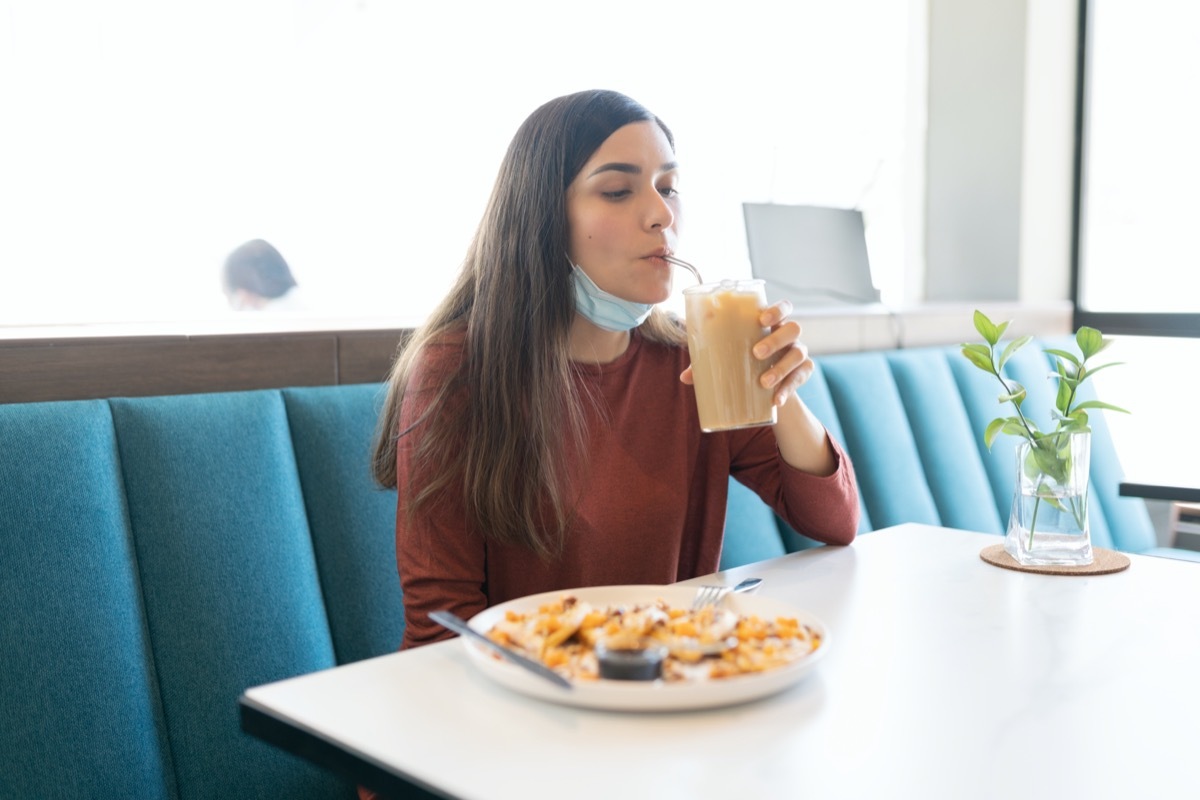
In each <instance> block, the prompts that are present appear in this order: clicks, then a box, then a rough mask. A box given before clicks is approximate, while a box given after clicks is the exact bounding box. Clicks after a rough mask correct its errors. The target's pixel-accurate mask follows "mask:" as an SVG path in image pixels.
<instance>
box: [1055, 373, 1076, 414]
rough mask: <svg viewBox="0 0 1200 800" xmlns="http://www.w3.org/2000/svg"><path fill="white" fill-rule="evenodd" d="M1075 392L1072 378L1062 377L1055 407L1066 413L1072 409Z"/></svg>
mask: <svg viewBox="0 0 1200 800" xmlns="http://www.w3.org/2000/svg"><path fill="white" fill-rule="evenodd" d="M1074 393H1075V392H1074V387H1073V386H1071V381H1070V379H1069V378H1060V379H1059V381H1058V396H1057V397H1055V398H1054V407H1055V408H1057V409H1058V410H1059V411H1061V412H1062V413H1064V414H1066V413H1067V412H1068V411H1070V410H1071V409H1070V405H1071V397H1072V395H1074Z"/></svg>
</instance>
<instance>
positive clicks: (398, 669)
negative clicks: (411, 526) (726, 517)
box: [242, 525, 1200, 800]
mask: <svg viewBox="0 0 1200 800" xmlns="http://www.w3.org/2000/svg"><path fill="white" fill-rule="evenodd" d="M998 541H999V539H998V538H997V537H994V536H987V535H985V534H974V533H967V532H962V531H953V530H948V529H942V528H936V527H930V526H924V525H901V526H897V527H894V528H889V529H886V530H882V531H877V532H875V533H870V534H866V535H864V536H861V537H859V539H858V540H857V541H856V542H855V543H854V544H853V545H852V546H850V547H845V548H835V547H826V548H818V549H816V550H811V551H808V552H804V553H797V554H794V555H790V556H785V557H783V558H779V559H774V560H772V561H768V562H763V563H760V564H755V565H750V566H747V567H741V568H738V569H736V570H730V571H729V572H728V573H725V574H724V575H723V576H722V577H723V578H725V579H726V580H727V581H729V582H733V581H734V580H736V579H740V578H742V577H747V576H751V575H756V576H759V577H762V578H763V579H764V584H763V586H762V588H761V590H760V593H761V594H763V595H765V596H770V597H774V598H777V599H780V600H784V601H787V602H790V603H792V604H794V605H796V606H798V607H800V608H803V609H806V610H809V611H811V612H813V613H815V614H816V615H817V616H819V617H821V618H822V619H823V620H824V621H825V622H826V623H827V624H828V625H829V626H830V630H831V634H832V636H831V645H832V646H831V649H830V651H829V653H828V655H827V657H826V658H825V660H824V661H823V662H822V663H821V664H820V665H819V667H818V668H817V669H816V670H815V671H814V672H813V673H812V674H810V675H809V676H808V677H806V678H805V679H804V680H803V681H801V682H800V683H799V684H798V685H796V686H795V687H793V688H791V689H789V690H787V691H786V692H784V693H782V694H779V695H776V696H774V697H770V698H767V699H764V700H761V701H757V702H753V703H749V704H746V705H741V706H735V707H730V708H724V709H717V710H710V711H693V712H681V713H666V714H628V713H615V712H597V711H587V710H580V709H574V708H567V707H562V706H558V705H553V704H550V703H547V702H542V701H538V700H532V699H528V698H526V697H524V696H521V695H517V694H514V693H511V692H509V691H508V690H506V689H504V688H502V687H500V686H498V685H495V684H494V683H492V682H491V681H490V680H488V679H487V678H486V677H485V676H483V675H481V674H480V673H479V672H477V671H476V669H475V668H474V667H473V666H472V664H471V663H470V662H469V661H468V659H467V656H466V654H465V653H464V652H463V648H462V644H461V643H460V642H458V641H452V642H445V643H442V644H438V645H432V646H429V647H425V648H420V649H417V650H413V651H411V652H404V653H396V654H392V655H387V656H383V657H380V658H375V659H371V660H368V661H363V662H359V663H356V664H350V665H347V666H344V667H339V668H337V669H332V670H328V671H325V672H319V673H315V674H312V675H307V676H303V677H299V678H294V679H291V680H286V681H281V682H279V683H274V684H269V685H266V686H260V687H257V688H254V689H250V690H249V691H247V692H246V693H245V696H244V697H243V699H242V704H243V725H244V727H246V728H247V730H250V731H251V732H253V733H255V734H256V735H259V736H262V737H263V738H266V739H268V740H270V741H274V742H275V743H276V744H280V745H281V746H284V747H286V748H288V749H290V750H293V751H295V752H299V753H301V754H302V755H307V756H308V757H310V758H312V759H313V760H315V761H317V762H318V763H323V764H325V765H326V766H330V767H332V768H334V769H337V770H339V771H341V772H343V773H344V774H346V775H347V776H349V777H351V778H352V779H354V780H360V781H368V780H373V779H374V780H378V779H381V778H382V779H383V781H384V782H385V783H387V784H389V785H391V786H393V787H394V786H398V785H403V781H412V782H413V783H415V784H417V785H420V786H425V787H428V788H431V789H433V790H434V791H435V792H437V793H439V794H444V795H446V796H449V797H460V798H488V799H489V800H490V799H492V798H514V799H516V800H535V799H536V798H553V799H554V800H562V798H571V800H584V799H585V798H603V800H612V799H613V798H630V799H632V798H641V797H654V798H688V799H689V800H690V799H691V798H721V800H727V799H728V798H730V797H769V798H774V797H806V798H868V797H922V798H968V797H969V798H992V797H994V798H1011V797H1023V798H1071V797H1086V798H1104V797H1112V798H1122V800H1127V798H1130V797H1154V798H1168V797H1188V798H1191V797H1196V796H1200V770H1197V768H1196V767H1195V763H1196V762H1195V761H1194V759H1196V757H1197V755H1198V751H1200V564H1195V563H1188V562H1183V561H1174V560H1170V559H1157V558H1152V557H1144V556H1131V558H1132V561H1133V563H1132V566H1131V567H1130V568H1129V569H1128V570H1126V571H1124V572H1121V573H1117V574H1113V575H1104V576H1095V577H1079V576H1070V577H1051V576H1042V575H1033V574H1027V573H1020V572H1015V571H1010V570H1005V569H1000V568H998V567H994V566H991V565H989V564H987V563H985V562H984V561H982V560H981V559H980V558H979V555H978V554H979V551H980V550H981V549H982V548H983V547H985V546H986V545H989V544H993V543H996V542H998Z"/></svg>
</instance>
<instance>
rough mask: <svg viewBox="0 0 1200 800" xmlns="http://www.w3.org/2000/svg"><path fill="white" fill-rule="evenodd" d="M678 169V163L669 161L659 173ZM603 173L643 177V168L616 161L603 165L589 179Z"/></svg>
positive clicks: (659, 169)
mask: <svg viewBox="0 0 1200 800" xmlns="http://www.w3.org/2000/svg"><path fill="white" fill-rule="evenodd" d="M678 167H679V164H678V162H675V161H668V162H667V163H665V164H663V165H662V166H661V167H659V168H658V171H659V172H670V171H671V170H673V169H676V168H678ZM601 172H624V173H626V174H628V175H641V174H642V168H641V167H639V166H638V165H637V164H626V163H624V162H621V161H614V162H612V163H609V164H601V165H600V166H598V167H596V168H595V169H594V170H592V171H591V172H590V173H589V174H588V177H589V178H592V177H595V176H596V175H599V174H600V173H601Z"/></svg>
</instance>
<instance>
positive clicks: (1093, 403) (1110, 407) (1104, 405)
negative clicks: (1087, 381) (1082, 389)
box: [1075, 400, 1129, 414]
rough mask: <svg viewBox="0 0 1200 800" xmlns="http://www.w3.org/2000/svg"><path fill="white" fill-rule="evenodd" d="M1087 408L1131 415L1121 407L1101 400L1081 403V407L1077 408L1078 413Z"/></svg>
mask: <svg viewBox="0 0 1200 800" xmlns="http://www.w3.org/2000/svg"><path fill="white" fill-rule="evenodd" d="M1085 408H1103V409H1106V410H1108V411H1116V412H1119V413H1121V414H1128V413H1129V412H1128V411H1126V410H1125V409H1123V408H1121V407H1120V406H1114V405H1112V404H1111V403H1101V402H1100V401H1099V400H1088V401H1087V402H1084V403H1080V404H1079V405H1077V406H1075V410H1076V411H1080V410H1082V409H1085Z"/></svg>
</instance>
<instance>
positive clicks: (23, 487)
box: [0, 401, 175, 798]
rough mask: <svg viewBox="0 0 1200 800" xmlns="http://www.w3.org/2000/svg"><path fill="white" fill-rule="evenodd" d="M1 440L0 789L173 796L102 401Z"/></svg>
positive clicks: (3, 409)
mask: <svg viewBox="0 0 1200 800" xmlns="http://www.w3.org/2000/svg"><path fill="white" fill-rule="evenodd" d="M0 442H2V443H3V457H2V458H0V608H2V609H3V612H2V613H0V698H3V701H2V702H0V753H3V754H4V761H3V769H0V797H14V798H15V797H141V798H169V797H174V796H175V791H174V780H173V776H172V767H171V754H170V752H169V751H168V749H167V747H166V745H165V741H166V739H165V737H164V735H163V734H164V730H165V727H164V726H165V723H164V720H163V711H162V708H160V707H159V704H158V702H157V698H158V690H157V681H158V679H159V675H157V674H156V671H155V668H154V662H153V659H152V657H151V651H150V645H149V642H148V639H147V631H146V621H145V617H144V615H143V609H142V601H141V594H140V586H139V581H138V575H137V571H136V565H135V562H134V559H133V543H132V541H131V538H130V529H129V522H128V517H127V514H126V508H125V502H124V497H123V487H122V484H121V470H120V465H119V463H118V457H117V444H116V439H115V436H114V433H113V424H112V416H111V415H110V413H109V407H108V404H107V403H106V402H103V401H87V402H74V403H35V404H21V405H0ZM98 743H102V746H98Z"/></svg>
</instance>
